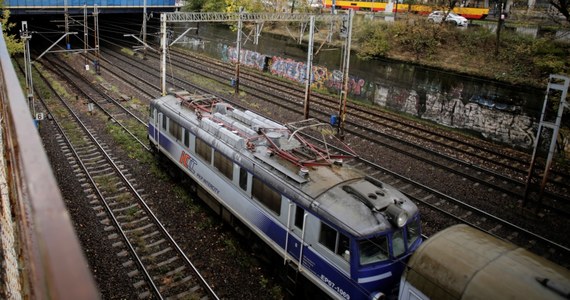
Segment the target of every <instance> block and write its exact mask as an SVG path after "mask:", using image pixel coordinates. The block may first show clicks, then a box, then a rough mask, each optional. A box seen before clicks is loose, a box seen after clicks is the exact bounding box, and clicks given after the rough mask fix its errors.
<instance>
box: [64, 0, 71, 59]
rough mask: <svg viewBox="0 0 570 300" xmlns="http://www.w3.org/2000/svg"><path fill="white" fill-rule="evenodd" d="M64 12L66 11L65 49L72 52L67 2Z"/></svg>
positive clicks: (65, 0)
mask: <svg viewBox="0 0 570 300" xmlns="http://www.w3.org/2000/svg"><path fill="white" fill-rule="evenodd" d="M63 6H64V8H63V10H64V12H65V13H64V18H65V34H66V36H65V49H67V50H71V44H69V11H68V10H67V0H64V1H63Z"/></svg>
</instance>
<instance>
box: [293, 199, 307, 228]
mask: <svg viewBox="0 0 570 300" xmlns="http://www.w3.org/2000/svg"><path fill="white" fill-rule="evenodd" d="M304 216H305V210H304V209H303V208H302V207H300V206H298V205H297V206H296V208H295V227H297V228H299V229H301V230H303V218H304Z"/></svg>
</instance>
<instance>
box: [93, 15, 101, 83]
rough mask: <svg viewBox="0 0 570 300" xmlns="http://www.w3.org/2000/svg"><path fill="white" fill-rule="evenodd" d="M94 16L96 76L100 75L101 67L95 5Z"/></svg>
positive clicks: (97, 17) (97, 16) (97, 19)
mask: <svg viewBox="0 0 570 300" xmlns="http://www.w3.org/2000/svg"><path fill="white" fill-rule="evenodd" d="M93 16H94V26H95V62H94V63H93V64H94V65H95V72H96V73H97V74H101V66H100V61H99V56H100V54H99V11H98V10H97V4H95V8H94V10H93Z"/></svg>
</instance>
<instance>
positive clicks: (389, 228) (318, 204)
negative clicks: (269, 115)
mask: <svg viewBox="0 0 570 300" xmlns="http://www.w3.org/2000/svg"><path fill="white" fill-rule="evenodd" d="M307 131H310V132H311V133H313V134H314V133H318V134H320V135H322V137H323V141H322V142H323V143H324V144H323V145H324V146H318V145H317V143H310V142H308V140H307V138H305V137H304V136H303V135H302V134H301V133H303V132H307ZM332 133H333V130H332V128H331V127H330V125H328V124H323V123H319V122H317V121H316V120H313V119H309V120H304V121H301V122H295V123H291V124H286V125H285V126H284V125H281V124H277V123H275V122H273V121H271V120H268V119H266V118H264V117H262V116H259V115H257V114H255V113H253V112H251V111H242V110H238V109H236V108H234V107H232V106H231V105H229V104H228V103H224V102H221V101H218V100H217V99H216V98H215V97H213V96H211V95H191V94H189V93H188V92H178V93H172V94H168V95H166V96H164V97H161V98H158V99H155V100H153V101H152V102H151V105H150V120H149V132H148V135H149V139H150V142H151V145H152V147H153V148H154V149H155V150H157V151H159V153H161V154H162V155H164V156H166V157H167V158H168V159H169V160H171V161H172V162H173V163H175V164H176V165H177V166H178V167H179V168H181V169H182V170H183V171H184V172H185V173H186V174H187V175H188V176H190V177H191V178H192V180H193V181H194V183H193V184H195V185H196V189H197V193H198V195H199V196H200V198H202V199H203V200H204V201H205V202H206V203H207V204H208V205H209V206H210V207H211V208H213V209H214V210H215V211H216V212H217V213H219V214H220V215H221V216H222V218H223V219H224V220H226V221H228V222H230V223H234V222H237V220H239V221H240V222H241V223H243V224H245V225H246V226H247V227H248V228H249V229H250V230H251V232H253V233H254V234H255V235H257V236H258V237H259V238H260V239H261V240H263V241H264V242H265V243H267V245H269V246H270V247H271V248H272V249H273V250H275V251H276V252H277V253H278V254H279V255H280V256H281V257H282V258H283V260H284V263H285V265H287V266H293V267H294V268H295V269H296V271H297V272H298V274H302V275H303V277H304V278H305V279H306V280H305V281H309V282H311V283H312V284H313V285H314V286H316V287H318V288H319V289H320V290H322V291H324V292H325V293H326V294H328V295H329V296H331V297H333V298H339V299H380V298H383V297H384V295H388V294H392V293H394V292H397V285H398V282H399V280H400V276H401V274H402V272H403V270H404V267H405V261H406V259H407V258H408V257H409V256H410V255H411V254H412V253H413V251H414V250H415V249H416V248H417V247H418V246H419V245H420V243H421V242H422V238H421V234H420V233H421V229H420V218H419V211H418V208H417V207H416V205H415V204H414V203H413V202H412V201H411V200H409V199H408V198H407V197H406V196H404V195H403V194H402V193H401V192H399V191H397V190H396V189H394V188H393V187H391V186H389V185H387V184H385V183H382V182H380V181H378V180H376V179H374V178H371V177H368V176H365V175H364V174H362V173H361V172H360V171H357V170H356V169H354V168H352V167H350V166H348V165H347V164H346V163H345V161H346V160H347V159H349V158H351V157H353V156H350V157H348V156H335V155H331V153H329V151H328V144H327V143H330V141H333V140H332V138H331V137H332ZM327 141H329V142H327ZM336 142H337V140H335V143H336Z"/></svg>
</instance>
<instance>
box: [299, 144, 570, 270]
mask: <svg viewBox="0 0 570 300" xmlns="http://www.w3.org/2000/svg"><path fill="white" fill-rule="evenodd" d="M308 138H310V137H308ZM312 140H313V142H317V141H318V139H312ZM319 146H321V147H324V145H319ZM327 148H328V149H331V148H332V149H334V150H335V151H336V153H335V154H343V155H349V154H350V153H349V152H347V151H344V150H342V149H339V148H337V147H334V146H332V145H328V146H327ZM347 163H349V164H351V165H353V166H355V167H357V168H360V169H364V170H365V171H366V173H367V174H368V175H369V176H371V177H373V178H375V179H378V180H380V181H382V182H385V183H387V184H389V185H392V186H393V187H395V188H396V189H398V190H400V191H401V192H402V193H404V194H405V195H406V196H407V197H408V198H410V199H411V200H413V201H414V202H415V203H416V204H417V205H418V206H419V207H420V209H421V211H422V221H423V222H425V221H426V218H427V219H438V220H442V219H443V220H445V221H443V222H438V224H432V225H431V226H430V228H429V231H430V233H429V234H428V236H429V235H430V234H432V233H436V232H439V231H440V230H443V229H444V228H446V227H449V226H451V225H454V224H458V223H465V224H469V225H470V226H472V227H475V228H478V229H480V230H482V231H484V232H487V233H489V234H491V235H493V236H496V237H499V238H502V239H505V240H509V241H511V242H512V243H514V244H516V245H519V246H521V247H524V248H526V249H527V250H529V251H531V252H534V253H536V254H538V255H541V256H543V257H546V258H548V259H550V260H552V261H554V262H556V263H558V264H560V265H563V266H564V267H566V268H569V267H570V248H569V247H567V246H564V245H561V244H559V243H558V242H556V241H553V240H550V239H547V238H545V237H543V236H541V235H539V234H536V233H534V232H532V231H529V230H527V229H525V228H523V227H521V226H518V225H516V224H513V223H511V222H509V221H507V220H504V219H502V218H500V217H498V216H495V215H492V214H490V213H488V212H486V211H484V210H481V209H479V208H477V207H474V206H472V205H469V204H468V203H466V202H464V201H461V200H459V199H456V198H453V197H450V196H448V195H446V194H444V193H441V192H439V191H437V190H434V189H432V188H430V187H428V186H425V185H424V184H422V183H420V182H418V181H415V180H412V179H410V178H407V177H405V176H402V175H400V174H397V173H395V172H392V171H390V170H388V169H386V168H384V167H382V166H380V165H378V164H376V163H374V162H373V161H369V160H366V159H363V158H357V159H355V160H354V161H352V162H350V161H349V162H347ZM422 208H423V209H422ZM434 214H435V215H438V216H435V217H434V216H429V215H434Z"/></svg>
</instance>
